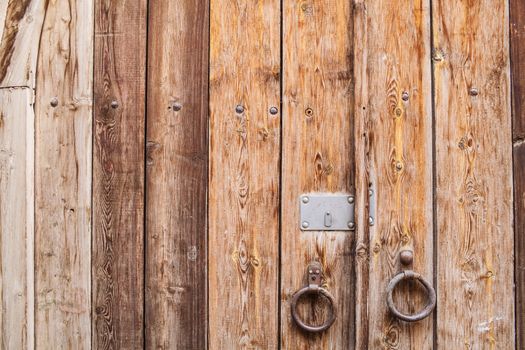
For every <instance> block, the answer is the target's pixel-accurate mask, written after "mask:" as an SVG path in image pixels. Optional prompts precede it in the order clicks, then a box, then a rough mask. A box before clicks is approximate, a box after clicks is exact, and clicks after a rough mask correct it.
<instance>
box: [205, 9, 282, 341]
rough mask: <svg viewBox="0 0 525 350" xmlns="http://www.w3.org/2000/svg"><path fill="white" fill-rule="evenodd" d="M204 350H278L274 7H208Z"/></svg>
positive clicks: (276, 33) (277, 92) (277, 17)
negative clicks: (206, 339) (206, 331)
mask: <svg viewBox="0 0 525 350" xmlns="http://www.w3.org/2000/svg"><path fill="white" fill-rule="evenodd" d="M210 11H211V13H210V16H211V21H210V22H211V29H210V31H211V40H210V42H211V48H210V50H211V63H210V172H209V176H210V190H209V247H210V249H209V264H208V266H209V308H210V310H209V327H210V331H209V337H210V339H209V347H210V349H276V348H277V347H278V344H277V339H278V314H279V312H278V294H279V293H278V284H279V280H278V270H279V263H278V261H279V260H278V257H279V153H280V142H279V139H280V118H279V112H278V111H277V113H276V114H270V113H269V110H270V108H271V107H277V109H279V105H280V14H281V12H280V1H279V0H262V1H258V2H253V1H248V2H232V1H228V0H212V1H211V10H210Z"/></svg>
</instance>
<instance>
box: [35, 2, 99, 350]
mask: <svg viewBox="0 0 525 350" xmlns="http://www.w3.org/2000/svg"><path fill="white" fill-rule="evenodd" d="M46 5H47V6H46V9H45V11H46V14H45V21H44V27H43V32H42V36H41V43H42V44H41V45H40V51H39V59H38V78H37V87H36V92H37V95H36V104H35V108H36V111H35V114H36V141H35V142H36V156H35V164H36V165H35V172H36V181H35V195H36V199H35V204H36V208H35V210H36V213H35V230H36V233H35V234H36V236H35V262H36V275H35V276H36V277H35V279H36V286H35V293H36V320H35V322H36V344H37V345H38V347H39V348H43V349H89V348H90V347H91V318H90V315H91V177H92V172H91V162H92V152H91V143H92V132H91V129H92V116H91V111H92V107H91V105H92V79H93V69H92V66H93V63H92V61H93V48H92V42H93V1H92V0H56V1H47V2H46Z"/></svg>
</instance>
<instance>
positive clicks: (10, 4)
mask: <svg viewBox="0 0 525 350" xmlns="http://www.w3.org/2000/svg"><path fill="white" fill-rule="evenodd" d="M44 3H45V1H44V0H2V2H1V4H0V38H1V41H0V87H17V86H19V87H22V86H25V87H34V84H35V78H36V63H37V54H38V47H39V43H40V40H39V39H40V32H41V30H42V21H43V18H44V13H45V12H44Z"/></svg>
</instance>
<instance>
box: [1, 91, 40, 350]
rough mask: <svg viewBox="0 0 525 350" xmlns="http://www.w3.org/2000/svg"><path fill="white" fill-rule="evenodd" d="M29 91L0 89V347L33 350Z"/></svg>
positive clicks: (32, 215)
mask: <svg viewBox="0 0 525 350" xmlns="http://www.w3.org/2000/svg"><path fill="white" fill-rule="evenodd" d="M33 135H34V112H33V90H32V89H28V88H17V89H0V193H1V195H0V348H2V349H21V350H25V349H33V348H34V341H33V337H34V301H33V300H34V299H33V296H34V295H33V293H34V289H33V288H34V286H33V270H34V262H33V244H34V241H33V238H34V220H33V219H34V188H33V187H34V185H33V181H34V138H33Z"/></svg>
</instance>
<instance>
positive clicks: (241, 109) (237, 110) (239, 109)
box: [235, 105, 244, 114]
mask: <svg viewBox="0 0 525 350" xmlns="http://www.w3.org/2000/svg"><path fill="white" fill-rule="evenodd" d="M235 112H237V113H239V114H241V113H244V106H241V105H237V107H235Z"/></svg>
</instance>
